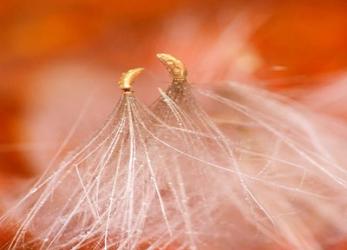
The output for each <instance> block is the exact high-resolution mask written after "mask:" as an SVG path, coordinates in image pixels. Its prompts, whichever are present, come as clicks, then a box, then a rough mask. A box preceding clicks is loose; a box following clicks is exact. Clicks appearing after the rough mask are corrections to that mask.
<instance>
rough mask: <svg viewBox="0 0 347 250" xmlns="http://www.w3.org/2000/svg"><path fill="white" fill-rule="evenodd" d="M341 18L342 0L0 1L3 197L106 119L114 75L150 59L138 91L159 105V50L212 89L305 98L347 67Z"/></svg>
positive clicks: (346, 34) (346, 32)
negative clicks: (254, 87)
mask: <svg viewBox="0 0 347 250" xmlns="http://www.w3.org/2000/svg"><path fill="white" fill-rule="evenodd" d="M346 13H347V2H346V1H337V0H330V1H321V0H317V1H289V0H288V1H242V0H238V1H228V0H224V1H222V0H215V1H214V0H207V1H199V0H195V1H194V0H175V1H171V0H169V1H144V0H136V1H134V0H131V1H96V0H83V1H82V0H75V1H67V0H62V1H19V0H2V1H1V3H0V24H1V29H0V45H1V46H0V55H1V56H0V131H1V133H0V189H1V190H0V193H6V192H8V190H10V189H11V187H12V186H13V183H16V185H18V183H19V182H20V181H19V179H23V178H28V177H33V176H36V175H38V174H39V173H40V172H42V170H43V169H44V168H45V166H46V165H47V162H49V159H51V158H52V156H53V155H54V153H55V152H57V150H58V148H59V145H60V144H61V143H62V142H63V140H64V138H65V137H66V135H67V134H68V133H69V131H71V128H72V127H73V126H74V124H75V126H76V127H77V130H76V131H77V132H76V135H75V136H74V137H73V138H72V140H71V142H70V143H69V145H70V146H71V147H70V148H72V147H73V146H75V145H77V144H78V142H79V141H81V140H83V138H85V137H86V136H88V135H90V134H91V131H93V129H95V128H96V127H98V125H100V124H101V123H102V122H103V119H105V115H106V114H107V113H108V112H109V111H110V110H111V108H112V105H113V103H114V102H115V101H116V100H117V91H118V90H117V88H116V87H115V82H116V80H117V78H118V77H119V75H120V72H122V71H125V70H126V69H128V68H130V67H136V66H145V67H146V68H147V69H148V71H147V73H146V74H145V76H144V78H143V80H142V81H141V80H140V81H139V83H138V84H137V85H136V90H137V92H138V95H139V96H140V98H142V100H144V101H145V102H147V103H148V102H150V101H151V100H154V99H155V98H156V95H157V94H156V92H155V87H158V86H165V81H167V80H166V73H165V71H164V70H163V69H162V68H161V66H160V65H159V63H158V62H157V61H156V59H155V53H157V52H167V53H172V54H173V55H176V56H177V57H178V58H181V59H182V60H183V61H184V62H185V63H186V64H187V66H188V68H189V70H190V71H189V73H190V79H191V80H192V81H193V82H195V83H197V84H199V83H200V84H202V85H204V86H208V87H216V88H217V87H218V88H223V83H218V82H221V81H222V80H238V81H244V82H252V83H255V84H262V85H265V86H266V87H268V88H271V89H273V90H277V91H281V92H283V93H285V94H288V95H290V96H292V97H295V98H298V99H300V98H303V96H305V95H307V93H310V92H312V91H315V90H316V89H318V88H320V87H321V86H322V85H328V84H331V81H330V80H327V79H335V78H331V76H340V75H344V73H345V71H346V69H347V29H346V27H347V18H346ZM343 79H344V78H343ZM346 79H347V78H346ZM331 98H333V97H331ZM342 104H345V102H344V103H342ZM339 106H341V104H339ZM337 113H338V115H339V116H346V113H347V112H346V113H344V112H337ZM79 115H81V120H80V121H79V123H76V119H77V117H78V116H79ZM77 120H78V119H77ZM68 150H69V147H67V149H66V151H68ZM0 205H1V201H0ZM341 249H342V248H341Z"/></svg>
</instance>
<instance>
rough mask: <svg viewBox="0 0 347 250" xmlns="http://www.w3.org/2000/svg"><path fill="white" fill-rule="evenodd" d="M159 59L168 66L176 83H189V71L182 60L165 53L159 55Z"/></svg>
mask: <svg viewBox="0 0 347 250" xmlns="http://www.w3.org/2000/svg"><path fill="white" fill-rule="evenodd" d="M157 58H158V59H159V60H160V61H161V62H162V63H163V64H164V65H165V66H166V68H167V70H168V71H169V73H170V75H171V76H172V77H173V81H174V82H176V83H182V82H185V81H187V70H186V67H185V66H184V64H183V63H182V62H181V61H180V60H178V59H177V58H175V57H173V56H172V55H169V54H164V53H159V54H157Z"/></svg>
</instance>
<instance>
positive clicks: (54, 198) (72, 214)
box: [0, 54, 347, 250]
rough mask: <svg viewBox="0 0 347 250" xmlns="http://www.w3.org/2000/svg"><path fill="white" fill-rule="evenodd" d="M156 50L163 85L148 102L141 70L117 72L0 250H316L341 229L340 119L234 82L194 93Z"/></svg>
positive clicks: (16, 213)
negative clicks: (142, 96) (114, 85)
mask: <svg viewBox="0 0 347 250" xmlns="http://www.w3.org/2000/svg"><path fill="white" fill-rule="evenodd" d="M158 57H159V59H160V60H161V61H162V62H163V63H164V64H165V65H166V66H167V68H168V70H169V72H170V74H171V75H172V77H173V82H172V84H171V85H170V86H169V88H168V89H167V90H166V91H160V98H159V99H158V100H157V101H156V102H154V103H153V104H152V105H151V106H150V107H146V106H144V105H143V104H141V103H140V102H139V101H138V100H137V99H136V97H135V96H134V94H133V92H132V90H131V83H132V82H133V80H134V78H135V77H136V76H137V75H138V74H139V73H140V72H141V71H142V69H134V70H130V71H129V72H127V73H126V74H124V75H123V76H122V78H121V80H120V87H121V89H123V95H122V97H121V99H120V101H119V102H118V104H117V106H116V107H115V109H114V111H113V112H112V113H111V115H110V117H109V119H108V120H107V121H106V123H105V124H104V126H103V127H102V128H101V129H100V130H99V131H98V132H97V133H96V134H95V135H94V136H93V137H92V138H91V139H90V140H89V141H87V142H86V143H85V144H84V145H83V146H81V147H80V148H78V149H76V150H75V151H74V152H73V153H71V154H70V155H68V156H67V157H66V159H65V160H64V161H63V162H61V164H60V165H59V166H56V167H55V168H54V169H51V170H49V171H47V173H45V174H44V175H43V176H42V177H41V178H40V179H39V180H38V181H37V183H36V184H35V185H34V186H33V188H32V189H31V190H30V191H29V192H28V193H27V194H26V195H25V196H24V197H23V198H22V199H21V200H20V201H19V202H18V204H17V205H16V206H14V207H13V208H12V209H9V211H8V213H7V214H6V215H5V216H4V217H3V218H2V219H1V221H0V222H1V223H8V224H9V225H10V224H11V225H13V227H14V228H15V234H14V236H13V238H12V239H11V240H10V241H9V242H8V244H7V245H6V246H3V248H4V249H153V250H154V249H216V250H219V249H221V250H222V249H258V248H257V247H259V248H262V249H300V250H311V249H314V250H316V249H325V247H327V246H329V244H333V242H334V241H338V240H339V237H343V236H344V235H345V233H346V232H345V231H346V229H347V221H346V216H344V215H345V213H346V209H345V204H346V201H347V195H346V194H347V190H346V188H347V169H346V168H345V166H344V164H345V162H346V160H345V159H344V150H345V149H346V144H347V143H346V141H345V140H344V138H345V137H344V136H345V135H343V134H342V133H341V134H340V131H343V129H342V128H341V127H340V126H339V125H338V124H332V123H327V121H326V119H322V118H321V117H318V115H315V114H313V113H311V112H309V111H307V110H305V109H304V108H302V107H300V106H299V105H296V104H293V103H288V101H287V100H286V99H284V98H281V97H278V96H276V95H274V94H270V93H268V92H266V91H263V90H259V89H256V88H254V87H250V86H245V85H241V84H238V83H229V85H230V86H229V87H230V91H228V92H225V93H223V96H222V95H217V94H214V93H212V92H208V91H204V90H199V89H194V88H193V87H192V86H191V85H190V84H189V83H188V82H187V80H186V71H185V68H184V66H183V64H182V63H181V62H180V61H179V60H177V59H175V58H174V57H172V56H170V55H167V54H159V55H158ZM195 95H199V96H200V97H203V98H207V99H206V100H208V101H209V102H210V103H211V104H212V106H213V108H214V110H216V112H215V113H214V115H213V117H212V118H211V117H210V116H209V115H207V113H206V112H204V111H203V110H202V108H201V107H200V106H199V105H198V103H197V101H196V100H195V98H194V96H195ZM10 221H11V222H10ZM13 221H14V222H15V223H13Z"/></svg>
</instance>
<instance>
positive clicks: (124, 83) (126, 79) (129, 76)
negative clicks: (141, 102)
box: [118, 68, 144, 92]
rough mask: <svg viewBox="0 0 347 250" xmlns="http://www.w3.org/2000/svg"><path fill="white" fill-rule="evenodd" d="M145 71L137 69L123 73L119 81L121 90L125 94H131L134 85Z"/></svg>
mask: <svg viewBox="0 0 347 250" xmlns="http://www.w3.org/2000/svg"><path fill="white" fill-rule="evenodd" d="M143 70H144V68H135V69H130V70H128V71H127V72H125V73H123V74H122V76H121V78H120V80H119V81H118V84H119V87H120V88H121V90H123V91H124V92H131V85H132V83H133V82H134V80H135V78H136V77H137V76H138V75H139V74H141V72H142V71H143Z"/></svg>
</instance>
